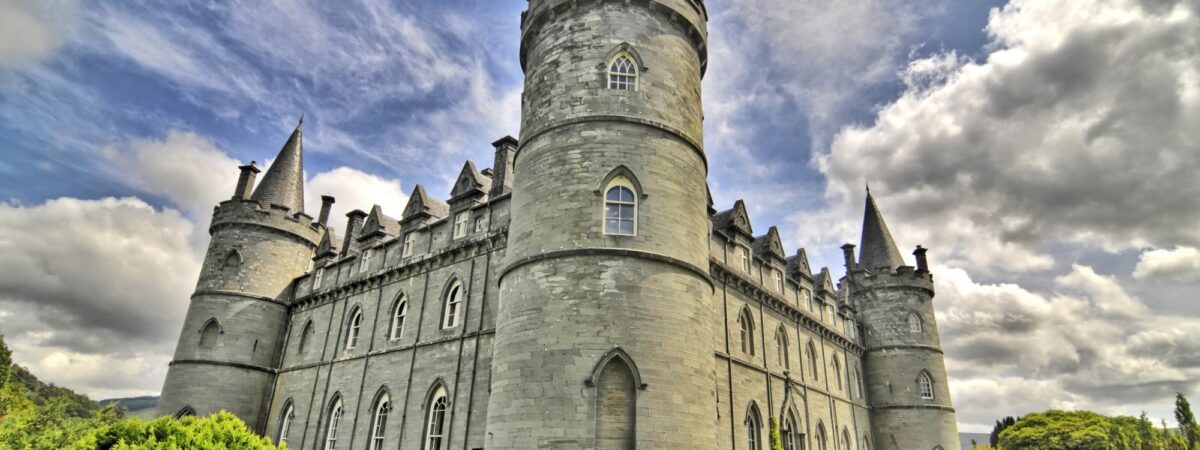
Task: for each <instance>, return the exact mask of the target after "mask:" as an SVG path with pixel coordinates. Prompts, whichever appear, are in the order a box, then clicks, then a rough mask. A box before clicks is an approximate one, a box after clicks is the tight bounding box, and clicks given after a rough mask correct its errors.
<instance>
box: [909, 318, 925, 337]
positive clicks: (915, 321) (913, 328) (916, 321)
mask: <svg viewBox="0 0 1200 450" xmlns="http://www.w3.org/2000/svg"><path fill="white" fill-rule="evenodd" d="M924 329H925V327H923V326H922V324H921V316H918V315H917V313H908V331H909V332H912V333H920V332H922V331H924Z"/></svg>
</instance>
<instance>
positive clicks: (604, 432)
mask: <svg viewBox="0 0 1200 450" xmlns="http://www.w3.org/2000/svg"><path fill="white" fill-rule="evenodd" d="M636 384H637V381H636V378H635V377H634V374H633V370H632V369H631V368H630V367H629V364H628V363H626V361H625V358H622V357H614V358H609V360H608V363H606V364H605V365H604V368H603V369H601V370H600V376H599V377H597V379H596V381H595V386H596V447H597V448H603V449H614V450H615V449H621V450H633V449H634V448H636V446H637V444H636V440H635V432H636V427H637V423H636V420H637V419H636V417H637V403H636V402H637V386H636Z"/></svg>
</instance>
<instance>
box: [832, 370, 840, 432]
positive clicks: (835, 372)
mask: <svg viewBox="0 0 1200 450" xmlns="http://www.w3.org/2000/svg"><path fill="white" fill-rule="evenodd" d="M831 372H832V373H833V379H834V380H835V381H836V385H837V389H838V390H839V391H840V390H842V361H841V360H839V359H838V357H837V355H833V370H832V371H831ZM834 432H835V433H836V432H837V431H834Z"/></svg>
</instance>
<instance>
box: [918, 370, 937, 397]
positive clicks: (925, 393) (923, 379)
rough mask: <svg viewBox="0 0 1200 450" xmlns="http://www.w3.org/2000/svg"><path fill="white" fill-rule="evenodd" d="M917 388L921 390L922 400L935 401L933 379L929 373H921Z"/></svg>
mask: <svg viewBox="0 0 1200 450" xmlns="http://www.w3.org/2000/svg"><path fill="white" fill-rule="evenodd" d="M917 387H918V388H919V389H920V392H921V398H923V399H925V400H933V377H931V376H929V372H926V371H924V370H922V371H921V374H920V375H917Z"/></svg>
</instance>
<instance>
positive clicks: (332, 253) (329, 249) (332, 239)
mask: <svg viewBox="0 0 1200 450" xmlns="http://www.w3.org/2000/svg"><path fill="white" fill-rule="evenodd" d="M341 242H342V238H341V237H340V236H338V235H337V233H334V232H333V229H332V228H326V229H325V233H324V234H322V235H321V243H319V244H317V251H316V252H315V253H314V254H313V262H314V265H315V266H316V267H324V266H326V265H328V264H329V263H331V262H333V261H335V260H337V258H338V255H339V254H341Z"/></svg>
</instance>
